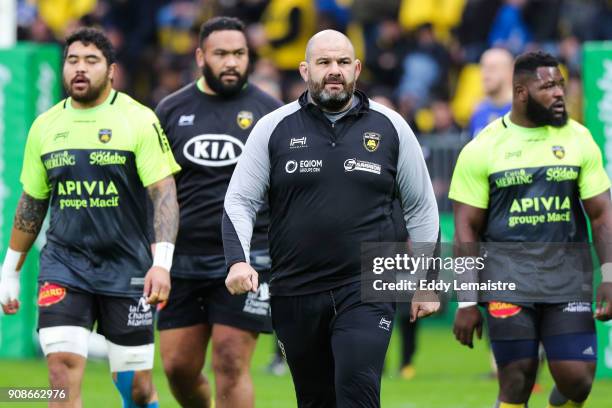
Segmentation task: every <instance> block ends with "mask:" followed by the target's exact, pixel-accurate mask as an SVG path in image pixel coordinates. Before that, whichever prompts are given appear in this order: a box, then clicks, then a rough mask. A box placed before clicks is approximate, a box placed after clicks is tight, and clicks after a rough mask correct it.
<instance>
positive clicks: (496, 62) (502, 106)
mask: <svg viewBox="0 0 612 408" xmlns="http://www.w3.org/2000/svg"><path fill="white" fill-rule="evenodd" d="M512 66H513V58H512V54H510V52H509V51H507V50H505V49H503V48H491V49H490V50H487V51H486V52H485V53H484V54H482V58H481V59H480V70H481V73H482V87H483V89H484V92H485V94H486V99H485V100H483V101H482V102H481V103H480V104H479V105H478V106H477V107H476V110H475V111H474V113H473V114H472V118H471V119H470V123H469V125H468V132H469V134H470V137H471V138H474V137H476V135H477V134H478V133H479V132H480V131H481V130H482V129H483V128H484V127H485V126H487V125H488V124H489V123H491V122H492V121H494V120H495V119H497V118H499V117H500V116H503V115H505V114H506V113H507V112H508V111H509V110H510V107H511V106H512Z"/></svg>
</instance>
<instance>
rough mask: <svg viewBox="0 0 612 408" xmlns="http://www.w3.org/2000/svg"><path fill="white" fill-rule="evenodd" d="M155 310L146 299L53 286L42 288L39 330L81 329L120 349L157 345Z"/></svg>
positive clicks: (44, 285) (53, 284)
mask: <svg viewBox="0 0 612 408" xmlns="http://www.w3.org/2000/svg"><path fill="white" fill-rule="evenodd" d="M154 310H155V308H154V307H152V306H151V305H149V304H147V302H146V300H145V298H144V297H142V296H134V297H114V296H106V295H99V294H94V293H89V292H84V291H82V290H80V289H75V288H71V287H67V286H65V285H60V284H57V283H53V282H44V283H40V284H39V290H38V312H39V317H38V329H44V328H48V327H56V326H79V327H83V328H85V329H87V330H89V331H91V330H93V328H94V325H95V324H96V323H97V332H98V333H100V334H101V335H103V336H104V337H106V340H108V341H110V342H112V343H114V344H117V345H120V346H142V345H146V344H151V343H153V342H154V337H153V315H154Z"/></svg>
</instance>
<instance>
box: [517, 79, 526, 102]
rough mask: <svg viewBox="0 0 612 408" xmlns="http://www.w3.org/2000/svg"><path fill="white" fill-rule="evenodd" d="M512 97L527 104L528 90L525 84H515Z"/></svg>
mask: <svg viewBox="0 0 612 408" xmlns="http://www.w3.org/2000/svg"><path fill="white" fill-rule="evenodd" d="M514 95H515V97H516V98H517V99H518V100H519V101H520V102H527V99H529V90H528V89H527V86H526V85H525V84H522V83H515V84H514Z"/></svg>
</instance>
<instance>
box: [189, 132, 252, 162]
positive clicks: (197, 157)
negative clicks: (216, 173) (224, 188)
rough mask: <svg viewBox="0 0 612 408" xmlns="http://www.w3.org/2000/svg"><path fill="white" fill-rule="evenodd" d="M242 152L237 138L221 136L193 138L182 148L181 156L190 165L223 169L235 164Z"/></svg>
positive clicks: (242, 147)
mask: <svg viewBox="0 0 612 408" xmlns="http://www.w3.org/2000/svg"><path fill="white" fill-rule="evenodd" d="M243 150H244V144H243V143H242V142H241V141H240V140H239V139H237V138H235V137H233V136H230V135H222V134H204V135H198V136H194V137H192V138H191V139H189V141H188V142H187V143H185V146H184V147H183V155H184V156H185V158H186V159H187V160H189V161H191V162H192V163H196V164H199V165H202V166H207V167H223V166H229V165H232V164H236V162H237V161H238V158H239V157H240V155H241V154H242V151H243Z"/></svg>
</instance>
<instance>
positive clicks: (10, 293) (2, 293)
mask: <svg viewBox="0 0 612 408" xmlns="http://www.w3.org/2000/svg"><path fill="white" fill-rule="evenodd" d="M0 304H2V310H3V311H4V313H6V314H15V313H17V311H18V310H19V273H18V272H12V273H6V272H5V271H2V277H1V278H0Z"/></svg>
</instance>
